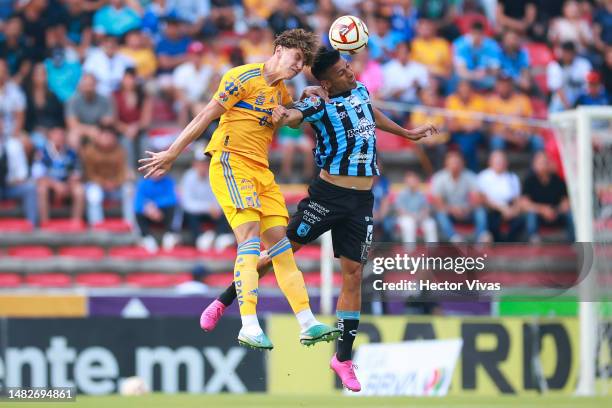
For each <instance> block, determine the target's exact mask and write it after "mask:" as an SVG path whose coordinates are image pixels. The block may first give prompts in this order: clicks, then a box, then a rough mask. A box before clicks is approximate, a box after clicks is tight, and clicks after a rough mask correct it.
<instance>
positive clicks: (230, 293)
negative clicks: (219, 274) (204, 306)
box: [218, 282, 236, 306]
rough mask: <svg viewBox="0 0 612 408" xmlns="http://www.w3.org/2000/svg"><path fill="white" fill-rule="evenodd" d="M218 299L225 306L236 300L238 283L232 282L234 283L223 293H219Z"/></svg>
mask: <svg viewBox="0 0 612 408" xmlns="http://www.w3.org/2000/svg"><path fill="white" fill-rule="evenodd" d="M218 299H219V301H220V302H221V303H223V304H224V305H225V306H229V305H231V304H232V303H233V302H234V300H235V299H236V285H235V284H234V282H232V284H231V285H229V286H228V287H227V289H225V290H224V291H223V293H221V294H220V295H219V298H218Z"/></svg>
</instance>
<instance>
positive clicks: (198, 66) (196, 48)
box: [172, 41, 217, 126]
mask: <svg viewBox="0 0 612 408" xmlns="http://www.w3.org/2000/svg"><path fill="white" fill-rule="evenodd" d="M207 53H209V50H208V47H206V45H204V44H203V43H202V42H200V41H194V42H192V43H191V44H189V47H188V48H187V61H185V62H184V63H182V64H181V65H179V66H178V67H176V68H175V70H174V72H173V73H172V84H173V86H174V92H175V99H176V101H177V102H178V104H179V124H180V125H181V126H185V125H187V123H188V122H189V120H190V119H191V118H192V117H194V116H195V115H197V113H198V112H199V111H200V110H201V109H202V108H203V107H204V105H205V104H206V103H207V102H208V100H209V96H210V95H211V93H212V92H214V91H215V89H216V88H215V87H216V85H217V84H216V82H215V81H213V79H214V77H215V71H214V69H213V68H212V66H210V65H208V64H206V63H205V60H204V58H205V54H207Z"/></svg>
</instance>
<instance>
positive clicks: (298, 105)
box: [293, 101, 310, 109]
mask: <svg viewBox="0 0 612 408" xmlns="http://www.w3.org/2000/svg"><path fill="white" fill-rule="evenodd" d="M309 106H310V105H309V104H308V102H306V101H299V102H296V103H294V104H293V107H294V108H296V109H306V108H308V107H309Z"/></svg>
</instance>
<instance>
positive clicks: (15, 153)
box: [0, 136, 38, 226]
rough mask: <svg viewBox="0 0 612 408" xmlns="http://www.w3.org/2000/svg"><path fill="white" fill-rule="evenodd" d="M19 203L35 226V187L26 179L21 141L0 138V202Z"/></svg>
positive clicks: (26, 161)
mask: <svg viewBox="0 0 612 408" xmlns="http://www.w3.org/2000/svg"><path fill="white" fill-rule="evenodd" d="M4 199H8V200H14V199H18V200H20V201H21V206H22V208H23V212H24V214H25V216H26V218H27V219H28V220H29V221H30V222H31V223H32V225H33V226H35V225H36V222H37V220H38V207H37V201H36V185H35V184H34V182H32V180H29V179H28V160H27V158H26V154H25V150H24V148H23V145H22V144H21V141H20V140H19V139H17V138H15V137H9V138H6V137H2V136H0V200H4Z"/></svg>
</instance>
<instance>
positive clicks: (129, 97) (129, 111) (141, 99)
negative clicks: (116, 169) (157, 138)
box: [113, 68, 153, 168]
mask: <svg viewBox="0 0 612 408" xmlns="http://www.w3.org/2000/svg"><path fill="white" fill-rule="evenodd" d="M113 100H114V104H115V106H116V108H117V125H116V128H117V130H118V131H119V134H120V135H121V136H123V140H122V144H123V146H124V147H125V150H126V154H127V160H128V162H129V163H130V165H131V167H134V168H135V167H136V161H137V159H138V156H140V146H141V140H142V136H143V134H144V133H145V132H146V131H147V130H148V129H149V127H150V126H151V121H152V119H153V100H152V97H151V96H150V95H148V94H146V93H145V91H144V89H143V86H142V84H141V83H139V82H138V78H137V77H136V72H135V71H134V69H133V68H128V69H126V70H125V73H124V74H123V79H122V80H121V84H120V86H119V89H118V90H117V91H115V92H114V93H113Z"/></svg>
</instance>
